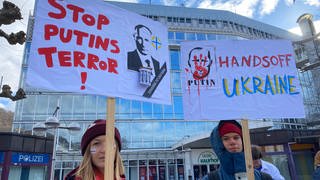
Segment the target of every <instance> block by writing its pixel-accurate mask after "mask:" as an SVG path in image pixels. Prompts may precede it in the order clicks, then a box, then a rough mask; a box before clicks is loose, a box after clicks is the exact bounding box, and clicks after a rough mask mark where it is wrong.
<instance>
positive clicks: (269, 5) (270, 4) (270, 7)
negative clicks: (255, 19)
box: [259, 0, 279, 16]
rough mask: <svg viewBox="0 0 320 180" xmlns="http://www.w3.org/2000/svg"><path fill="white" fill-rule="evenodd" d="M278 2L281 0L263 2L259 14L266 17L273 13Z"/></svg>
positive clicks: (264, 0) (265, 0)
mask: <svg viewBox="0 0 320 180" xmlns="http://www.w3.org/2000/svg"><path fill="white" fill-rule="evenodd" d="M278 2H279V0H263V1H262V2H261V5H260V11H259V14H260V15H261V16H264V15H266V14H270V13H272V12H273V11H274V10H275V9H276V7H277V4H278Z"/></svg>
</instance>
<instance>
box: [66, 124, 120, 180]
mask: <svg viewBox="0 0 320 180" xmlns="http://www.w3.org/2000/svg"><path fill="white" fill-rule="evenodd" d="M114 132H115V135H114V137H115V145H114V147H115V148H114V150H115V159H114V179H115V180H125V175H124V167H123V164H122V159H121V156H120V150H121V137H120V133H119V131H118V129H117V128H115V129H114ZM105 135H106V120H101V119H99V120H96V121H94V122H93V123H92V124H91V125H90V126H89V127H88V129H87V130H86V132H85V133H84V134H83V136H82V139H81V154H82V156H83V159H82V162H81V164H80V165H79V167H77V168H75V169H74V170H72V171H71V172H70V173H69V174H68V175H67V176H66V177H65V180H103V179H104V161H105V146H106V136H105Z"/></svg>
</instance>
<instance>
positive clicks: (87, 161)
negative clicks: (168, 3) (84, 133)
mask: <svg viewBox="0 0 320 180" xmlns="http://www.w3.org/2000/svg"><path fill="white" fill-rule="evenodd" d="M115 144H116V152H115V160H114V177H115V179H116V180H118V179H119V180H120V179H121V176H122V175H124V174H125V172H124V167H123V163H122V159H121V155H120V152H119V146H118V143H117V142H115ZM90 147H91V144H90V143H89V145H88V146H87V149H86V151H85V153H84V155H83V159H82V162H81V164H80V166H79V168H78V170H77V172H76V176H77V177H81V178H82V179H83V180H95V174H94V170H93V164H92V160H91V152H90Z"/></svg>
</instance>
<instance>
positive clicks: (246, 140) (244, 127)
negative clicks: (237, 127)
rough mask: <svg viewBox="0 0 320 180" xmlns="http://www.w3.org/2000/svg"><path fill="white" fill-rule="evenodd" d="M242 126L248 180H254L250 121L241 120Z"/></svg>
mask: <svg viewBox="0 0 320 180" xmlns="http://www.w3.org/2000/svg"><path fill="white" fill-rule="evenodd" d="M241 126H242V138H243V147H244V157H245V160H246V170H247V177H248V180H254V172H253V163H252V154H251V142H250V133H249V126H248V120H246V119H243V120H241Z"/></svg>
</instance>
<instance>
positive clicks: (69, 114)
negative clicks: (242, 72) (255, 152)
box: [13, 2, 320, 180]
mask: <svg viewBox="0 0 320 180" xmlns="http://www.w3.org/2000/svg"><path fill="white" fill-rule="evenodd" d="M106 3H111V4H114V5H116V6H119V7H121V8H124V9H127V10H129V11H133V12H136V13H138V14H141V15H143V16H146V17H148V18H151V19H153V20H155V21H159V22H161V23H163V24H165V25H166V26H167V27H168V39H169V48H170V62H171V63H170V64H171V67H170V68H169V70H170V73H171V94H172V105H161V104H153V103H147V102H140V101H135V100H127V99H121V98H116V112H115V119H116V126H117V127H118V129H119V130H120V132H121V136H122V142H123V149H124V150H123V151H122V156H123V159H124V165H125V167H126V176H127V178H128V179H130V180H131V179H132V180H135V179H141V180H142V179H149V180H164V179H170V180H171V179H172V180H173V179H179V180H180V179H199V178H201V177H202V176H204V175H205V174H207V173H208V172H209V171H212V170H214V169H216V168H217V167H218V164H219V163H218V160H217V158H216V157H215V154H214V153H213V152H212V150H211V148H210V144H208V142H206V140H205V139H207V138H208V136H209V133H210V132H211V130H212V128H213V127H214V126H215V125H216V124H217V122H214V121H209V120H206V121H204V120H192V121H191V120H187V119H184V116H183V103H182V94H181V93H182V89H181V80H180V74H181V73H182V69H181V66H180V65H181V59H180V43H181V42H182V41H185V40H225V39H229V40H252V39H288V40H291V41H293V42H299V41H301V37H299V36H297V35H294V34H291V33H290V32H288V31H285V30H282V29H280V28H277V27H274V26H271V25H268V24H264V23H261V22H258V21H255V20H252V19H249V18H246V17H243V16H241V15H237V14H234V13H232V12H229V11H222V10H205V9H195V8H185V7H168V6H160V5H147V4H132V3H119V2H106ZM32 31H33V17H32V16H31V17H30V20H29V24H28V31H27V41H26V44H25V53H24V57H23V63H22V67H21V77H20V87H22V88H23V89H24V90H25V91H26V93H27V98H26V99H23V100H21V101H18V102H17V104H16V110H15V117H14V121H13V131H14V132H18V133H22V134H33V135H46V136H51V135H52V134H53V132H50V131H48V132H47V133H45V134H39V133H37V132H34V131H33V130H32V127H33V126H34V125H35V124H36V123H38V122H44V121H45V120H46V119H47V118H48V116H51V114H52V113H53V111H54V109H56V107H57V102H59V104H60V105H59V108H60V109H59V111H58V113H57V114H58V118H59V119H60V123H61V124H63V125H66V126H67V125H68V124H70V123H72V122H77V123H79V124H80V126H81V132H80V133H78V134H69V133H68V132H67V130H64V129H59V131H58V134H57V136H58V142H57V148H56V150H57V161H56V163H55V177H56V178H58V179H62V178H63V177H64V176H65V175H66V174H67V173H68V172H69V171H70V170H71V169H73V168H74V167H76V166H77V165H78V164H79V162H80V160H81V156H80V140H81V136H82V134H83V133H84V131H85V129H86V128H87V126H88V125H89V124H90V123H91V122H92V121H94V120H96V119H105V118H106V117H107V115H106V114H107V112H106V110H107V97H103V96H94V95H79V94H73V93H64V92H51V91H47V90H41V89H35V88H32V87H29V86H27V85H26V84H25V78H26V72H27V69H28V54H29V51H30V45H31V43H32V41H31V40H32ZM295 48H296V49H299V50H296V53H297V57H298V59H299V60H301V58H299V57H302V56H301V54H302V55H304V56H303V57H305V56H307V55H308V53H309V52H306V51H305V49H303V44H301V43H300V44H299V43H295ZM316 71H319V70H316ZM311 74H312V73H311V72H310V70H306V71H300V73H299V78H300V80H301V85H302V87H303V90H304V91H303V95H304V102H305V103H306V102H307V104H306V106H305V109H306V111H307V112H308V113H307V117H306V119H272V120H271V119H264V120H261V121H257V122H255V121H250V122H251V126H257V125H258V126H262V127H263V126H270V127H272V129H282V128H290V129H306V128H307V122H309V121H311V120H310V118H311V117H313V114H314V113H319V112H320V110H319V107H320V106H319V101H316V100H315V99H313V98H312V97H315V94H316V93H317V92H318V91H319V88H318V90H317V89H315V87H314V86H311V85H310V84H313V76H312V75H311ZM318 118H319V116H318ZM259 124H260V125H259ZM202 141H204V142H202ZM191 142H194V144H197V143H198V144H197V145H194V146H190V147H187V146H186V144H188V143H191ZM287 148H289V150H288V151H286V149H287ZM267 149H268V148H267ZM268 152H270V153H271V155H279V154H280V155H281V156H280V159H281V160H283V159H284V160H286V161H285V162H289V161H290V157H289V156H287V154H288V152H291V150H290V146H288V143H286V144H270V147H269V150H268ZM270 157H271V158H272V156H270ZM291 157H292V156H291ZM274 159H276V160H277V161H278V159H279V158H274ZM279 162H280V161H279ZM281 166H282V165H281ZM282 169H283V173H284V175H285V177H287V178H290V177H291V178H293V177H294V175H295V171H296V170H295V169H293V170H290V169H289V166H288V163H287V164H283V168H282ZM293 179H294V178H293Z"/></svg>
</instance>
